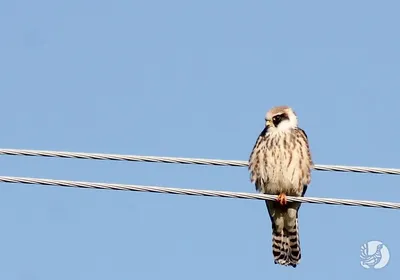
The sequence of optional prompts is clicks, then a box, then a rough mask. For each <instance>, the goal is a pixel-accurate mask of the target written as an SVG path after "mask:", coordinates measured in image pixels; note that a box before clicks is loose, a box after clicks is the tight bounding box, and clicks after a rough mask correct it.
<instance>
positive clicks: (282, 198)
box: [276, 193, 287, 206]
mask: <svg viewBox="0 0 400 280" xmlns="http://www.w3.org/2000/svg"><path fill="white" fill-rule="evenodd" d="M276 200H277V201H278V202H279V204H280V205H282V206H284V205H286V204H287V199H286V195H285V194H284V193H281V194H280V195H278V198H277V199H276Z"/></svg>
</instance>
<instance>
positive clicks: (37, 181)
mask: <svg viewBox="0 0 400 280" xmlns="http://www.w3.org/2000/svg"><path fill="white" fill-rule="evenodd" d="M0 182H4V183H14V184H15V183H20V184H29V185H45V186H60V187H73V188H88V189H103V190H123V191H136V192H152V193H164V194H178V195H192V196H206V197H222V198H236V199H256V200H275V199H276V198H277V196H276V195H267V194H258V193H243V192H229V191H213V190H196V189H182V188H169V187H159V186H143V185H127V184H109V183H95V182H79V181H65V180H53V179H41V178H26V177H10V176H0ZM287 201H289V202H293V201H295V202H303V203H314V204H329V205H346V206H363V207H376V208H388V209H400V203H394V202H380V201H368V200H353V199H338V198H319V197H293V196H288V197H287Z"/></svg>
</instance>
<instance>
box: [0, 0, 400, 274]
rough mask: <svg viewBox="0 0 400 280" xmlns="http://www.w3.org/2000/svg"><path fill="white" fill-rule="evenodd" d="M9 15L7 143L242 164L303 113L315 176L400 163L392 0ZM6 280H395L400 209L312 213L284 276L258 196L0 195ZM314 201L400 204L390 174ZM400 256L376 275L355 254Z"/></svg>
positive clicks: (20, 8) (227, 175) (107, 4)
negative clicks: (284, 122)
mask: <svg viewBox="0 0 400 280" xmlns="http://www.w3.org/2000/svg"><path fill="white" fill-rule="evenodd" d="M327 2H328V1H317V0H314V1H308V0H305V1H289V2H288V1H260V0H258V1H227V0H220V1H210V0H202V1H182V0H181V1H178V0H170V1H162V0H148V1H127V0H115V1H94V0H86V1H77V0H69V1H50V0H37V1H27V0H15V1H1V2H0V34H1V39H0V93H1V104H2V106H1V107H2V108H1V110H0V118H1V127H2V135H1V140H0V147H1V148H21V149H46V150H63V151H77V152H78V151H79V152H99V153H102V152H103V153H122V154H139V155H155V156H179V157H205V158H217V159H236V160H247V159H248V156H249V154H250V151H251V149H252V147H253V144H254V142H255V140H256V138H257V136H258V134H259V132H260V131H261V129H262V128H263V125H264V115H265V112H266V111H267V110H268V109H269V108H271V107H272V106H275V105H282V104H286V105H289V106H292V107H293V108H294V109H295V111H296V112H297V114H298V117H299V122H300V125H301V127H302V128H304V129H305V130H306V132H307V133H308V136H309V139H310V145H311V149H312V152H313V157H314V161H315V163H317V164H342V165H365V166H380V167H393V168H395V167H400V163H399V149H398V141H399V136H400V132H399V129H398V126H399V124H398V110H399V109H398V108H399V101H400V95H399V92H400V84H399V71H400V53H399V50H400V39H399V26H400V18H399V15H398V12H399V9H400V3H399V2H398V1H394V0H393V1H365V0H364V1H361V0H355V1H343V0H338V1H329V3H327ZM0 166H1V171H0V175H8V176H29V177H39V178H52V179H65V180H82V181H97V182H111V183H130V184H144V185H160V186H170V187H184V188H199V189H211V190H229V191H242V192H255V189H254V186H253V185H252V184H251V183H250V181H249V175H248V171H247V169H246V168H235V167H207V166H194V165H188V166H187V165H167V164H151V163H128V162H100V161H83V160H70V159H51V158H27V157H9V156H3V157H0ZM0 192H1V193H0V223H1V230H0V248H1V250H0V264H1V269H0V279H7V280H14V279H27V280H28V279H30V280H54V279H57V280H71V279H74V280H78V279H84V280H87V279H96V280H103V279H174V280H177V279H193V280H197V279H272V278H271V277H275V278H276V279H278V278H279V279H305V277H307V279H356V278H358V279H376V278H377V277H378V278H381V277H382V279H383V278H385V279H398V273H397V271H398V267H399V265H400V261H399V253H400V243H399V239H398V238H399V225H398V224H399V221H400V214H399V213H400V212H398V211H396V210H382V209H372V208H359V207H342V206H327V205H311V204H304V205H303V206H302V208H301V211H300V238H301V244H302V252H303V258H302V263H301V264H300V265H299V266H298V267H297V268H296V269H293V268H288V267H280V266H277V265H275V264H274V263H273V260H272V252H271V224H270V220H269V218H268V215H267V210H266V208H265V206H264V202H262V201H250V200H238V199H236V200H234V199H220V198H203V197H188V196H175V195H163V194H151V193H134V192H118V191H100V190H84V189H69V188H61V187H44V186H27V185H11V184H0ZM307 195H308V196H314V197H315V196H317V197H318V196H320V197H337V198H353V199H369V200H381V201H394V202H395V201H399V200H400V198H399V197H400V186H399V178H398V177H396V176H385V175H370V174H352V173H333V172H318V171H315V172H313V181H312V184H311V186H310V187H309V189H308V193H307ZM368 240H380V241H382V242H384V243H385V244H386V245H387V247H388V248H389V250H390V253H391V259H390V262H389V265H388V266H387V267H385V268H383V269H381V270H366V269H364V268H362V267H361V266H360V259H359V252H360V246H361V245H362V244H363V243H364V242H366V241H368Z"/></svg>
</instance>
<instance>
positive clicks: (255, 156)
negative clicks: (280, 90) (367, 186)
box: [249, 106, 313, 267]
mask: <svg viewBox="0 0 400 280" xmlns="http://www.w3.org/2000/svg"><path fill="white" fill-rule="evenodd" d="M265 121H266V124H265V128H264V129H263V131H262V132H261V134H260V135H259V136H258V139H257V142H256V144H255V145H254V148H253V150H252V152H251V155H250V159H249V170H250V175H251V176H250V177H251V182H252V183H255V186H256V189H257V191H259V192H261V193H265V194H271V195H278V199H277V200H276V201H266V205H267V209H268V214H269V216H270V218H271V222H272V253H273V256H274V261H275V263H276V264H280V265H285V266H292V267H296V266H297V264H298V263H299V262H300V259H301V251H300V239H299V233H298V211H299V208H300V205H301V203H298V202H288V201H287V199H286V195H288V196H298V197H299V196H304V194H305V192H306V190H307V186H308V185H309V184H310V182H311V168H312V165H313V162H312V159H311V153H310V148H309V145H308V138H307V135H306V133H305V132H304V131H303V130H302V129H301V128H299V127H298V126H297V116H296V113H295V112H294V111H293V110H292V108H290V107H288V106H278V107H274V108H272V109H271V110H269V111H268V112H267V114H266V116H265Z"/></svg>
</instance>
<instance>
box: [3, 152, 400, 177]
mask: <svg viewBox="0 0 400 280" xmlns="http://www.w3.org/2000/svg"><path fill="white" fill-rule="evenodd" d="M0 155H9V156H41V157H58V158H75V159H91V160H116V161H136V162H153V163H179V164H197V165H214V166H234V167H246V166H248V162H247V161H241V160H220V159H204V158H181V157H159V156H139V155H117V154H103V153H101V154H100V153H75V152H63V151H41V150H22V149H0ZM313 168H314V169H315V170H319V171H336V172H356V173H374V174H389V175H400V169H397V168H379V167H365V166H344V165H323V164H315V165H314V166H313Z"/></svg>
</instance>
